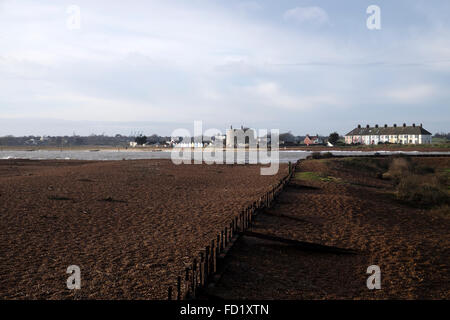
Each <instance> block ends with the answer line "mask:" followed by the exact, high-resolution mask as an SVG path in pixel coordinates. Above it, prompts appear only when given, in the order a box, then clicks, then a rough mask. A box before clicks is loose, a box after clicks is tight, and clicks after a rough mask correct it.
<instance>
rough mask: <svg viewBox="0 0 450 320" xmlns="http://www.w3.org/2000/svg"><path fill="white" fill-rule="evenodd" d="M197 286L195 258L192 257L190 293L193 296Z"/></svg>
mask: <svg viewBox="0 0 450 320" xmlns="http://www.w3.org/2000/svg"><path fill="white" fill-rule="evenodd" d="M196 288H197V259H195V258H194V262H193V263H192V295H193V296H194V297H195V289H196Z"/></svg>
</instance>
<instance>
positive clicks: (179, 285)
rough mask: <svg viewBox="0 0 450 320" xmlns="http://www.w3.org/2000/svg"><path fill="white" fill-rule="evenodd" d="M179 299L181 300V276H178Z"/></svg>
mask: <svg viewBox="0 0 450 320" xmlns="http://www.w3.org/2000/svg"><path fill="white" fill-rule="evenodd" d="M177 300H181V277H180V276H178V278H177Z"/></svg>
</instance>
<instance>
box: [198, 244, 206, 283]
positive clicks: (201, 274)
mask: <svg viewBox="0 0 450 320" xmlns="http://www.w3.org/2000/svg"><path fill="white" fill-rule="evenodd" d="M204 270H205V260H204V258H203V252H200V266H199V270H198V276H199V282H200V286H201V287H202V286H203V284H204V283H203V272H204Z"/></svg>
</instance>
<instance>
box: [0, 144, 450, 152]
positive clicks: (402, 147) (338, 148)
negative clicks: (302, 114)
mask: <svg viewBox="0 0 450 320" xmlns="http://www.w3.org/2000/svg"><path fill="white" fill-rule="evenodd" d="M189 149H190V148H166V147H162V148H161V147H153V146H145V147H134V148H132V147H128V148H126V147H112V146H70V147H54V146H0V152H1V151H29V152H32V151H85V152H98V151H108V152H172V151H173V150H180V151H181V150H189ZM203 149H205V148H203ZM191 150H192V149H191ZM255 150H258V149H255ZM279 151H308V152H315V151H317V152H321V151H330V152H331V151H349V152H350V151H363V152H371V151H375V152H376V151H405V152H411V151H419V152H439V151H440V152H446V151H450V144H449V145H448V146H447V145H439V146H433V145H431V146H428V145H415V146H413V145H377V146H335V147H327V146H309V147H308V146H296V147H280V148H279Z"/></svg>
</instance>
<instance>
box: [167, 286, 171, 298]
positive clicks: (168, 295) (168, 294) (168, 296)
mask: <svg viewBox="0 0 450 320" xmlns="http://www.w3.org/2000/svg"><path fill="white" fill-rule="evenodd" d="M167 300H172V286H170V287H169V292H168V293H167Z"/></svg>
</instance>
